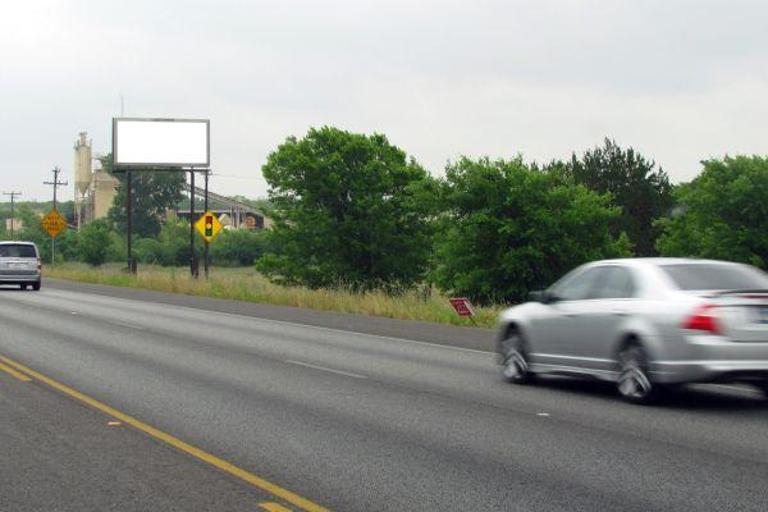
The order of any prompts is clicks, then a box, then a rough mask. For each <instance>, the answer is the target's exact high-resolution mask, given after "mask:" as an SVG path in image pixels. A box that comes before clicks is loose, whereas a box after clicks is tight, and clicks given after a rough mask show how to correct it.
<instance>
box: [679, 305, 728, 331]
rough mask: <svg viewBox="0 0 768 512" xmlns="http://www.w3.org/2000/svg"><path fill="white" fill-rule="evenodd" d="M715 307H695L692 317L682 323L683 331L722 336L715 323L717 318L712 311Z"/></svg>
mask: <svg viewBox="0 0 768 512" xmlns="http://www.w3.org/2000/svg"><path fill="white" fill-rule="evenodd" d="M715 307H717V306H714V305H712V304H702V305H701V306H699V307H697V308H696V309H695V310H694V312H693V315H691V316H690V317H688V318H687V319H686V320H685V322H683V329H690V330H691V331H703V332H708V333H711V334H722V333H723V331H722V330H721V329H720V325H719V324H718V322H717V316H716V315H715V314H714V312H713V311H712V310H713V309H714V308H715Z"/></svg>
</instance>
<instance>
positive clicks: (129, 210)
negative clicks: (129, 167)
mask: <svg viewBox="0 0 768 512" xmlns="http://www.w3.org/2000/svg"><path fill="white" fill-rule="evenodd" d="M125 185H126V199H127V204H126V208H125V209H126V215H127V217H128V218H127V222H126V224H127V226H126V227H127V229H126V231H127V232H128V239H127V240H126V243H127V245H128V272H130V273H131V274H135V273H136V267H135V266H134V264H133V251H132V243H131V242H132V240H131V239H132V238H133V174H132V173H131V171H126V172H125Z"/></svg>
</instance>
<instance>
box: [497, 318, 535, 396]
mask: <svg viewBox="0 0 768 512" xmlns="http://www.w3.org/2000/svg"><path fill="white" fill-rule="evenodd" d="M499 349H500V350H499V352H500V355H501V365H502V370H501V373H502V374H503V375H504V378H505V379H506V380H507V381H508V382H512V383H513V384H528V383H529V382H531V381H532V380H533V378H534V374H533V373H531V370H530V369H529V368H528V357H527V355H528V354H527V350H526V347H525V340H524V339H523V337H522V336H521V335H520V333H519V332H517V331H516V330H514V329H512V330H510V331H509V332H507V334H506V335H505V336H504V339H503V340H502V341H501V343H500V347H499Z"/></svg>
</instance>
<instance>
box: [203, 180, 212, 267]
mask: <svg viewBox="0 0 768 512" xmlns="http://www.w3.org/2000/svg"><path fill="white" fill-rule="evenodd" d="M208 171H209V170H208V169H206V170H205V213H208ZM209 245H210V242H208V240H206V241H205V260H204V262H203V265H204V266H205V278H206V279H208V267H209V265H210V264H209V262H208V246H209Z"/></svg>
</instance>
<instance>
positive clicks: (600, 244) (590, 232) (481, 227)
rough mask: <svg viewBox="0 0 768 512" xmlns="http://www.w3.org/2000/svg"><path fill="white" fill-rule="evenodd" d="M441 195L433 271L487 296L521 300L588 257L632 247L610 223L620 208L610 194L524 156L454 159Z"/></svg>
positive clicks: (461, 290)
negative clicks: (612, 230)
mask: <svg viewBox="0 0 768 512" xmlns="http://www.w3.org/2000/svg"><path fill="white" fill-rule="evenodd" d="M442 196H443V210H444V212H445V213H444V215H443V216H442V218H441V230H440V232H441V235H440V236H439V237H438V238H437V240H436V261H437V263H436V267H435V270H434V272H433V279H434V281H435V282H436V283H437V284H438V286H440V288H442V289H444V290H449V291H451V292H452V293H454V294H457V295H467V296H469V297H471V298H472V299H474V300H476V301H478V302H481V303H491V302H509V301H519V300H522V299H524V298H525V297H526V296H527V294H528V292H529V291H530V290H532V289H537V288H543V287H546V286H548V285H550V284H551V283H552V282H554V281H555V280H556V279H557V278H558V277H560V276H561V275H562V274H563V273H564V272H566V271H567V270H570V269H571V268H573V267H575V266H577V265H579V264H581V263H583V262H586V261H589V260H594V259H600V258H606V257H618V256H625V255H628V254H629V243H628V240H627V239H626V237H625V236H621V237H614V236H612V235H611V234H610V230H609V229H608V228H609V224H610V223H611V222H612V221H614V220H615V219H617V218H618V217H619V215H620V211H619V209H618V208H617V207H615V206H612V204H611V197H610V196H609V195H608V194H598V193H596V192H593V191H591V190H588V189H587V188H586V187H584V186H581V185H573V184H563V183H562V176H561V175H560V174H558V173H556V172H546V171H541V170H539V169H537V168H535V167H533V166H529V165H527V164H525V163H524V162H523V160H522V158H519V157H518V158H515V159H512V160H507V161H505V160H494V161H492V160H489V159H488V158H482V159H479V160H472V159H469V158H462V159H461V160H459V161H458V162H456V163H455V164H452V165H449V166H448V168H447V170H446V179H445V182H444V188H443V194H442Z"/></svg>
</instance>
